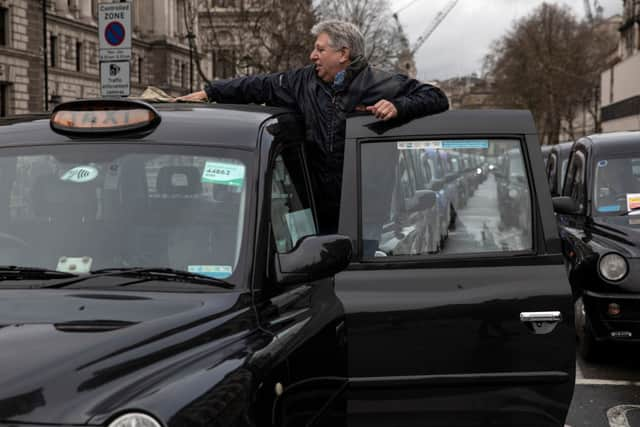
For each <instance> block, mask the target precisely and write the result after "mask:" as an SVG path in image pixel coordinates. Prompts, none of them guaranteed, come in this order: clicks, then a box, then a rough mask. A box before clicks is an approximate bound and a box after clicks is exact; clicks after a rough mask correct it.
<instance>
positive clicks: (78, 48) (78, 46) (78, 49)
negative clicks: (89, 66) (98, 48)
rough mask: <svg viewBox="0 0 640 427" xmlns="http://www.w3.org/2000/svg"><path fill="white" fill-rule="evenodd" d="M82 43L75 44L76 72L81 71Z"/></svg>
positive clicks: (82, 58)
mask: <svg viewBox="0 0 640 427" xmlns="http://www.w3.org/2000/svg"><path fill="white" fill-rule="evenodd" d="M83 52H84V50H83V49H82V42H76V71H83V69H84V67H83V60H84V55H83Z"/></svg>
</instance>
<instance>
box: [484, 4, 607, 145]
mask: <svg viewBox="0 0 640 427" xmlns="http://www.w3.org/2000/svg"><path fill="white" fill-rule="evenodd" d="M614 46H615V39H613V38H612V37H611V36H610V35H608V34H607V33H606V32H604V31H602V30H601V29H599V28H598V27H597V26H594V25H592V24H590V23H588V22H579V21H578V20H577V19H576V17H575V16H574V15H573V13H572V12H571V10H570V9H569V8H568V7H566V6H558V5H555V4H548V3H543V4H542V5H541V6H540V7H538V8H537V9H536V10H535V11H534V12H533V13H532V14H531V15H529V16H527V17H525V18H523V19H521V20H519V21H517V22H516V23H515V25H514V27H513V28H512V29H511V30H510V31H509V32H508V33H507V34H506V35H505V36H504V37H503V38H502V39H500V40H498V41H497V42H495V43H494V44H493V46H492V48H491V50H490V52H489V54H488V55H487V56H486V58H485V64H484V65H485V70H487V72H488V77H489V78H490V79H491V80H492V81H493V85H494V97H495V99H494V102H495V103H496V104H498V105H500V106H505V107H516V108H518V107H519V108H526V109H529V110H531V111H532V113H533V115H534V117H535V120H536V124H537V126H538V131H539V132H540V135H541V140H542V142H543V143H544V144H553V143H557V142H558V139H559V135H560V131H561V126H562V123H563V122H564V123H567V124H568V126H567V128H566V129H564V130H565V131H567V132H568V133H569V134H570V135H571V134H573V136H575V132H574V129H573V122H574V119H575V117H576V114H577V112H578V111H579V110H581V109H582V108H584V107H582V106H583V105H590V103H587V104H585V102H587V101H589V100H591V99H593V94H594V88H595V87H597V85H598V82H599V78H600V73H601V72H602V71H603V69H604V68H605V67H606V64H607V61H606V59H607V56H608V55H609V54H610V52H611V49H612V48H613V47H614ZM592 110H593V111H591V114H592V115H593V117H594V119H596V120H597V117H598V116H597V108H593V109H592Z"/></svg>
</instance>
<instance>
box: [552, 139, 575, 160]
mask: <svg viewBox="0 0 640 427" xmlns="http://www.w3.org/2000/svg"><path fill="white" fill-rule="evenodd" d="M571 147H573V142H572V141H571V142H561V143H559V144H555V145H552V146H551V152H552V153H558V155H560V157H561V158H564V157H566V156H568V155H569V153H570V152H571Z"/></svg>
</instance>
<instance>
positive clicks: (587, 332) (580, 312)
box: [574, 297, 601, 362]
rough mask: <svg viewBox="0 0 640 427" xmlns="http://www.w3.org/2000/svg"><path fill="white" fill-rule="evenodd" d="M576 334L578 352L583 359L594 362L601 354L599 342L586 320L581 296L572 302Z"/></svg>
mask: <svg viewBox="0 0 640 427" xmlns="http://www.w3.org/2000/svg"><path fill="white" fill-rule="evenodd" d="M574 309H575V311H574V312H575V325H576V335H577V338H578V354H579V355H580V357H581V358H582V359H583V360H586V361H590V362H595V361H598V360H599V359H600V356H601V344H600V343H598V341H596V339H595V337H594V336H593V332H592V331H591V327H590V326H589V322H588V321H587V314H586V312H585V309H584V304H583V302H582V297H580V298H578V299H577V300H576V302H575V304H574Z"/></svg>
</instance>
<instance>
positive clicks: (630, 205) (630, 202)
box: [627, 193, 640, 211]
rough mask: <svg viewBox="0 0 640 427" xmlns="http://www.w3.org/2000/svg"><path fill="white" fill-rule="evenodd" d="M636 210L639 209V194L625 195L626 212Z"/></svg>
mask: <svg viewBox="0 0 640 427" xmlns="http://www.w3.org/2000/svg"><path fill="white" fill-rule="evenodd" d="M638 208H640V194H638V193H631V194H627V211H632V210H634V209H638Z"/></svg>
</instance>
